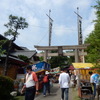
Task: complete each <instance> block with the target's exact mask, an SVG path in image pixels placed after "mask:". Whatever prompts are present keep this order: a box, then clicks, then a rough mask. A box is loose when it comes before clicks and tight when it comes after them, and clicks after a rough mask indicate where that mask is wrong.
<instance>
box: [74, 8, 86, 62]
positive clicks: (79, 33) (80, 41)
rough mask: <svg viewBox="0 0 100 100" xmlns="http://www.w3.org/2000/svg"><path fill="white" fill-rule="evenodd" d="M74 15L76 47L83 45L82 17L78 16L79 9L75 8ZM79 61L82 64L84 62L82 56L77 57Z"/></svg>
mask: <svg viewBox="0 0 100 100" xmlns="http://www.w3.org/2000/svg"><path fill="white" fill-rule="evenodd" d="M75 14H76V15H77V27H78V45H82V44H83V37H82V17H81V16H80V15H79V8H78V7H77V13H76V12H75ZM78 52H84V50H78ZM79 61H80V62H83V63H84V62H85V60H84V56H80V57H79Z"/></svg>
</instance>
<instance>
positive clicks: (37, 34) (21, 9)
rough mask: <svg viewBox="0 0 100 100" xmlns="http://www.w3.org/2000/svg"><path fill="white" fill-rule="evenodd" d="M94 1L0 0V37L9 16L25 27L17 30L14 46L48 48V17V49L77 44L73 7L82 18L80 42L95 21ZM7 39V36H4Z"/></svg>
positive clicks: (91, 28) (31, 48)
mask: <svg viewBox="0 0 100 100" xmlns="http://www.w3.org/2000/svg"><path fill="white" fill-rule="evenodd" d="M95 4H96V0H0V13H1V14H0V34H2V35H3V34H4V32H6V31H7V28H6V27H5V26H4V24H6V23H8V22H9V19H8V17H9V15H11V14H12V15H13V16H18V17H23V18H25V19H26V22H28V24H29V26H28V28H26V29H24V30H18V32H19V33H20V35H19V36H18V37H17V39H16V41H15V43H16V44H17V45H18V46H23V47H27V48H28V49H30V50H35V49H36V48H34V45H38V46H48V45H49V44H48V37H49V35H48V34H49V19H48V17H47V15H46V14H49V10H51V13H50V17H51V18H52V19H53V27H52V38H51V46H61V45H62V46H63V45H78V32H77V30H78V29H77V15H76V14H75V13H74V12H77V7H79V14H80V16H82V35H83V40H84V39H85V38H86V37H87V36H88V35H89V34H90V33H91V32H92V30H93V29H94V23H92V21H93V20H95V19H96V15H95V9H94V8H93V7H92V6H93V5H95ZM7 38H9V39H10V37H7Z"/></svg>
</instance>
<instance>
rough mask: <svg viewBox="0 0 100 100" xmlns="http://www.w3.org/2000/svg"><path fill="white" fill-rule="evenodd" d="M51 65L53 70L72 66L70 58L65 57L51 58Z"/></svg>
mask: <svg viewBox="0 0 100 100" xmlns="http://www.w3.org/2000/svg"><path fill="white" fill-rule="evenodd" d="M49 63H50V64H51V68H55V67H61V66H66V65H69V64H71V60H70V58H68V57H65V56H57V57H51V59H50V60H49Z"/></svg>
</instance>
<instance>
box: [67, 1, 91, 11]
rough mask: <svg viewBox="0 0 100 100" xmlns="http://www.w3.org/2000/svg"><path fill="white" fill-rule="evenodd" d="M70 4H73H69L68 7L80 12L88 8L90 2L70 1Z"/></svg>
mask: <svg viewBox="0 0 100 100" xmlns="http://www.w3.org/2000/svg"><path fill="white" fill-rule="evenodd" d="M70 2H73V3H70V5H69V6H71V7H73V8H74V9H76V8H77V7H79V8H80V9H81V10H85V9H87V8H88V7H90V4H91V2H92V0H71V1H70Z"/></svg>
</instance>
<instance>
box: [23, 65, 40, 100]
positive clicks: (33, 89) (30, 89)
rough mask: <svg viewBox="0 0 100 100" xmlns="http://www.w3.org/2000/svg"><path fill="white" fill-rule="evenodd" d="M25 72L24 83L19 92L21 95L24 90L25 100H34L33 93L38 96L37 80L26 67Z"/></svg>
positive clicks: (33, 73) (34, 74)
mask: <svg viewBox="0 0 100 100" xmlns="http://www.w3.org/2000/svg"><path fill="white" fill-rule="evenodd" d="M26 72H27V74H26V82H25V85H24V86H23V88H22V90H21V93H23V91H24V89H25V90H26V91H25V100H34V98H35V93H36V94H38V78H37V75H36V73H35V72H33V71H32V68H31V67H30V66H27V68H26Z"/></svg>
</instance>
